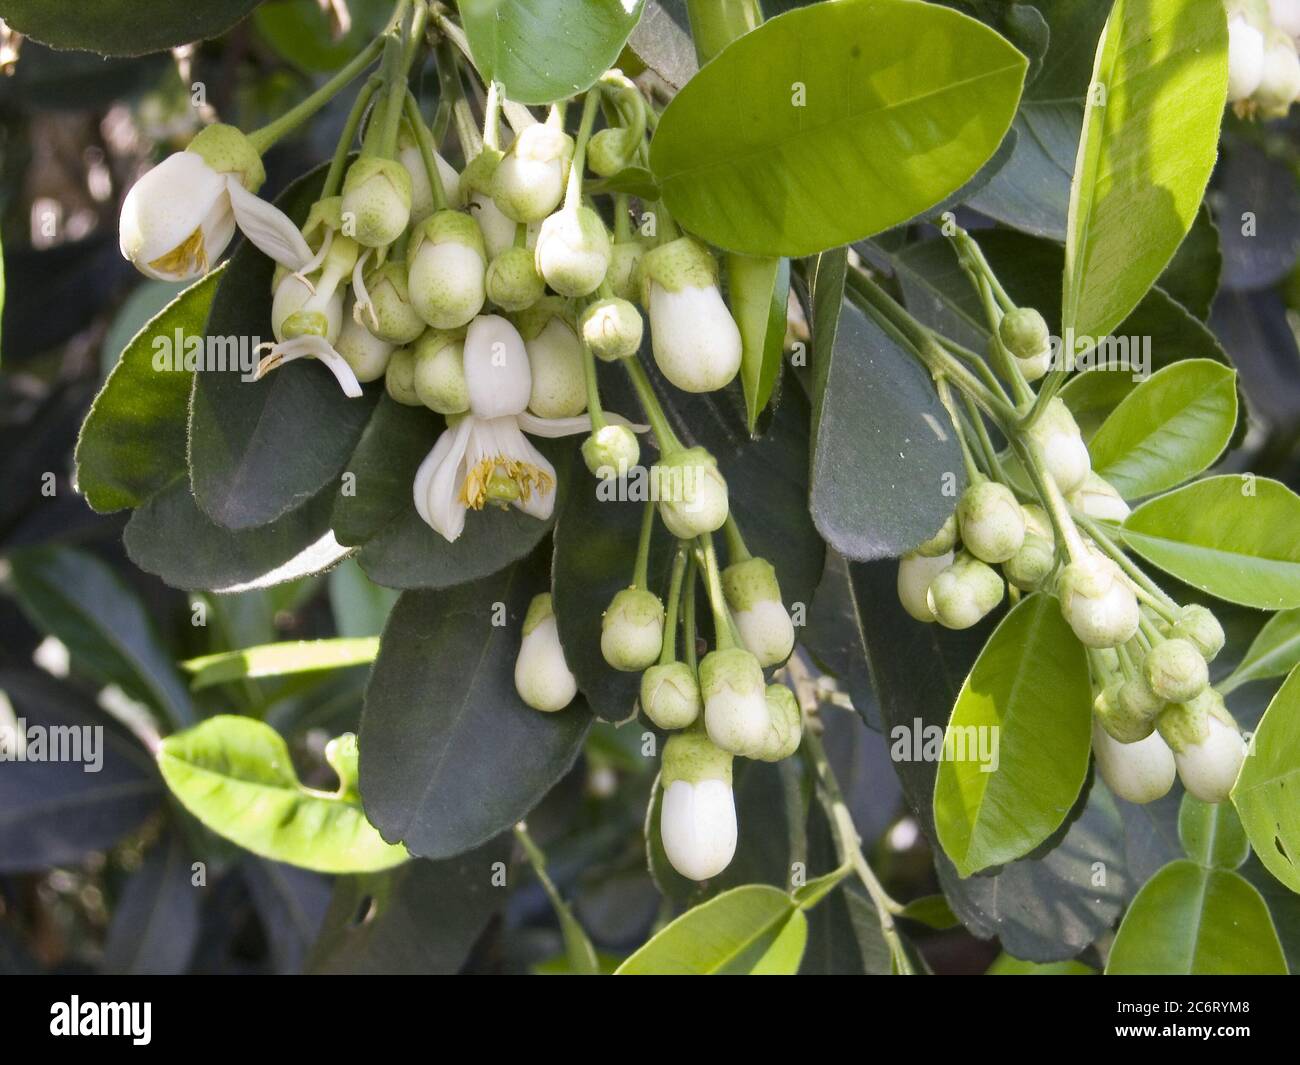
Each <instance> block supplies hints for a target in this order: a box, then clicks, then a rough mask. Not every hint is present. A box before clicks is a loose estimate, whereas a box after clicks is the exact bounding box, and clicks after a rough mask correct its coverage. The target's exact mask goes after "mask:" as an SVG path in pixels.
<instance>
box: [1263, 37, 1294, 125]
mask: <svg viewBox="0 0 1300 1065" xmlns="http://www.w3.org/2000/svg"><path fill="white" fill-rule="evenodd" d="M1297 94H1300V56H1297V54H1296V43H1295V41H1294V40H1293V39H1292V38H1291V37H1290V36H1289V35H1288V34H1285V33H1283V32H1281V31H1280V30H1272V31H1270V32H1269V34H1268V36H1267V37H1266V38H1265V40H1264V68H1263V75H1262V77H1261V78H1260V80H1259V85H1258V86H1257V87H1256V89H1255V92H1254V94H1253V95H1252V97H1251V99H1253V100H1254V101H1255V104H1256V105H1257V106H1258V107H1259V113H1260V114H1261V115H1263V116H1264V117H1265V118H1282V117H1283V116H1285V115H1286V113H1287V112H1288V111H1289V110H1290V109H1291V104H1292V102H1294V100H1295V98H1296V96H1297Z"/></svg>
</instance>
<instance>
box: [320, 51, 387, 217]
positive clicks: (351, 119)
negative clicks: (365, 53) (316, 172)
mask: <svg viewBox="0 0 1300 1065" xmlns="http://www.w3.org/2000/svg"><path fill="white" fill-rule="evenodd" d="M379 86H380V80H379V78H377V77H372V78H370V80H369V81H367V82H366V83H365V84H364V85H363V86H361V89H360V91H358V93H357V98H356V99H355V100H354V101H353V103H352V110H351V111H349V112H348V117H347V120H346V121H345V122H344V123H343V133H342V134H341V135H340V137H339V142H338V145H337V147H335V149H334V158H333V159H331V160H330V168H329V170H328V171H327V172H326V174H325V184H324V185H322V186H321V192H320V198H321V199H322V200H328V199H329V198H330V197H331V196H334V195H336V194H337V193H338V191H339V185H340V184H341V183H342V181H343V168H344V167H345V166H346V165H347V161H348V155H349V154H351V152H352V142H353V140H355V139H356V135H357V130H358V129H360V128H361V119H362V118H363V117H364V116H365V113H366V107H367V106H368V105H369V103H370V100H371V98H372V97H373V96H374V95H375V91H376V90H377V89H378V88H379Z"/></svg>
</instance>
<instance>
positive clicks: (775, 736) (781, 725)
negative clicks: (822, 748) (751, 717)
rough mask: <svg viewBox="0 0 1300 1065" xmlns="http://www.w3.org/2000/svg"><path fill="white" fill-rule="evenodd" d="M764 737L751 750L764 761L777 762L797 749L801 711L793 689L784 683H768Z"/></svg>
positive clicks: (800, 732) (799, 737)
mask: <svg viewBox="0 0 1300 1065" xmlns="http://www.w3.org/2000/svg"><path fill="white" fill-rule="evenodd" d="M767 714H768V721H769V724H768V729H767V740H766V742H764V744H763V746H762V747H761V748H760V749H759V750H758V751H757V752H756V753H755V754H754V757H755V758H757V759H759V760H760V761H763V762H779V761H781V760H782V759H785V758H789V757H790V755H792V754H794V752H795V751H797V750H798V749H799V741H800V740H802V739H803V714H802V713H801V712H800V710H799V702H798V700H797V699H795V697H794V692H792V691H791V690H790V689H789V688H787V687H786V686H785V685H784V684H769V685H768V686H767Z"/></svg>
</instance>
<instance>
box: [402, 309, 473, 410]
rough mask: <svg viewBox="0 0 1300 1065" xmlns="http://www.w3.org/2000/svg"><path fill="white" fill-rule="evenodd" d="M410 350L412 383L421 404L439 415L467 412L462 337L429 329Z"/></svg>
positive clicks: (467, 390) (467, 403)
mask: <svg viewBox="0 0 1300 1065" xmlns="http://www.w3.org/2000/svg"><path fill="white" fill-rule="evenodd" d="M410 350H411V351H412V352H413V353H414V355H415V368H414V380H413V384H414V388H415V394H416V395H417V396H418V397H419V399H420V402H421V403H423V404H424V405H425V406H426V407H428V408H429V409H430V410H433V411H437V412H438V413H439V414H463V413H464V412H465V411H467V410H469V385H468V384H467V383H466V381H465V340H464V337H462V336H459V335H458V334H456V333H442V332H439V331H438V330H436V329H430V330H429V331H428V332H426V333H425V334H424V335H423V336H422V337H420V339H419V340H417V341H416V342H415V344H414V346H413V347H412V348H411V349H410Z"/></svg>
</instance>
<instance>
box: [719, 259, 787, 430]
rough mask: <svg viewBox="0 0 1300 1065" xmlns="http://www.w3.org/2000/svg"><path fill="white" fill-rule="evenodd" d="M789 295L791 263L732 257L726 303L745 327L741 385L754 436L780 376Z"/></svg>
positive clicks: (729, 262)
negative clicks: (759, 418)
mask: <svg viewBox="0 0 1300 1065" xmlns="http://www.w3.org/2000/svg"><path fill="white" fill-rule="evenodd" d="M789 293H790V260H789V259H771V258H761V257H755V256H752V255H728V256H727V299H728V302H729V303H730V304H731V313H732V314H733V315H735V318H736V325H738V326H739V327H740V337H741V341H742V348H741V359H740V381H741V384H742V385H744V388H745V414H746V416H747V419H748V422H749V429H750V432H753V430H754V427H755V425H757V423H758V416H759V415H760V414H761V413H762V412H763V409H764V408H765V407H766V406H767V404H768V402H769V401H770V400H771V398H772V389H773V388H774V387H775V385H776V378H777V375H778V374H779V373H780V372H781V355H782V352H783V349H784V346H785V316H786V300H787V298H788V296H789Z"/></svg>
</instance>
